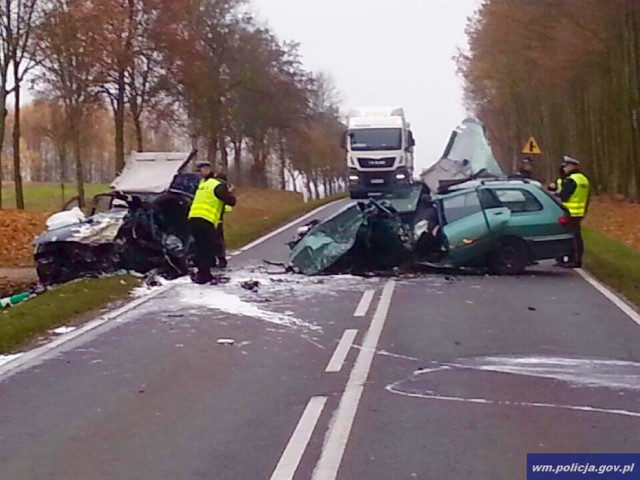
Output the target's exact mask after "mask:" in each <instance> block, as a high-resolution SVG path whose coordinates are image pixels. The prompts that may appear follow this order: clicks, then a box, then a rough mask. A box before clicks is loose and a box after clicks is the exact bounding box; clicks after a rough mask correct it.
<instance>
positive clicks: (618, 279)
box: [583, 228, 640, 307]
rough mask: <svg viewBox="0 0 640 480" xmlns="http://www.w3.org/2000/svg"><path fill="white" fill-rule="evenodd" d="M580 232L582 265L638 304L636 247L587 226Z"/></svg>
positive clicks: (639, 271)
mask: <svg viewBox="0 0 640 480" xmlns="http://www.w3.org/2000/svg"><path fill="white" fill-rule="evenodd" d="M583 234H584V240H585V247H586V252H585V259H584V262H585V267H586V269H587V270H589V272H591V273H592V274H593V275H594V276H595V277H597V278H598V279H599V280H600V281H602V282H603V283H605V284H607V285H609V286H610V287H611V288H613V289H614V290H616V291H617V292H619V293H621V294H622V295H623V296H624V297H626V298H627V300H629V301H630V302H631V303H633V304H635V305H636V306H638V307H640V251H638V250H635V249H633V248H631V247H628V246H626V245H625V244H623V243H621V242H619V241H617V240H613V239H612V238H610V237H607V236H606V235H603V234H601V233H598V232H595V231H593V230H591V229H589V228H584V229H583Z"/></svg>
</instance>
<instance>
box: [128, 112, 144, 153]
mask: <svg viewBox="0 0 640 480" xmlns="http://www.w3.org/2000/svg"><path fill="white" fill-rule="evenodd" d="M132 110H133V109H132ZM135 110H136V111H135V112H132V115H131V116H132V117H133V127H134V128H135V131H136V151H137V152H144V133H143V129H142V118H141V117H142V115H141V114H140V112H138V111H137V110H138V109H137V107H136V109H135Z"/></svg>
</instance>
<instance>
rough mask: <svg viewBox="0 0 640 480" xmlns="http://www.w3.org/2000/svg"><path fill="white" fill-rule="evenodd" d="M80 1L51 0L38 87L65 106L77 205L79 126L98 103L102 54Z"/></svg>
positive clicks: (80, 187)
mask: <svg viewBox="0 0 640 480" xmlns="http://www.w3.org/2000/svg"><path fill="white" fill-rule="evenodd" d="M82 7H83V5H82V0H52V1H51V2H50V4H49V8H48V9H47V12H46V14H45V17H44V20H43V25H42V28H41V29H40V32H39V36H38V48H39V50H40V52H41V54H42V74H41V75H40V79H39V80H40V82H41V85H43V86H44V88H45V93H46V94H48V95H49V96H50V97H52V98H53V99H58V100H59V101H61V102H62V104H63V105H64V113H65V121H66V122H67V127H68V132H69V139H70V143H71V146H72V151H73V157H74V161H75V171H76V183H77V186H78V196H79V199H80V205H81V206H84V200H85V189H84V182H85V172H84V164H83V158H82V152H83V151H82V138H81V132H82V124H83V122H84V120H85V118H86V116H87V113H88V109H89V107H90V106H92V105H94V104H95V103H96V102H97V93H98V87H99V82H100V79H101V77H100V73H101V72H100V66H99V62H98V61H97V58H99V56H100V55H101V53H102V52H101V51H100V49H99V46H98V43H97V42H96V41H95V38H94V37H93V31H92V30H91V29H92V25H96V24H97V22H98V19H97V18H96V16H95V12H93V11H91V10H89V9H86V8H82Z"/></svg>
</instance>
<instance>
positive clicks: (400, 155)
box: [342, 107, 415, 198]
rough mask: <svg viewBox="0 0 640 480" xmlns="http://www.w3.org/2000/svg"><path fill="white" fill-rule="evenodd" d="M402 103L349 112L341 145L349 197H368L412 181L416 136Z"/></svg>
mask: <svg viewBox="0 0 640 480" xmlns="http://www.w3.org/2000/svg"><path fill="white" fill-rule="evenodd" d="M410 127H411V125H410V124H409V123H408V122H407V120H406V118H405V115H404V110H403V109H402V108H401V107H388V108H387V107H376V108H359V109H356V110H352V111H351V112H349V114H348V116H347V131H346V132H345V135H344V137H343V140H342V147H343V148H344V149H345V150H346V151H347V168H348V180H349V192H350V193H351V198H367V197H369V196H376V195H380V194H382V193H386V192H389V191H392V190H393V187H394V186H395V185H398V184H408V183H411V182H412V181H413V149H414V146H415V140H414V138H413V133H412V132H411V129H410Z"/></svg>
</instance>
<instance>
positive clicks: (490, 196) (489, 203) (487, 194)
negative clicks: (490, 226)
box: [479, 188, 504, 210]
mask: <svg viewBox="0 0 640 480" xmlns="http://www.w3.org/2000/svg"><path fill="white" fill-rule="evenodd" d="M479 195H480V203H481V204H482V208H484V209H485V210H488V209H490V208H502V207H503V206H504V205H503V204H502V202H501V201H500V200H499V199H498V197H497V196H496V194H495V193H494V192H493V191H492V190H490V189H488V188H483V189H481V190H480V191H479Z"/></svg>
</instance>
